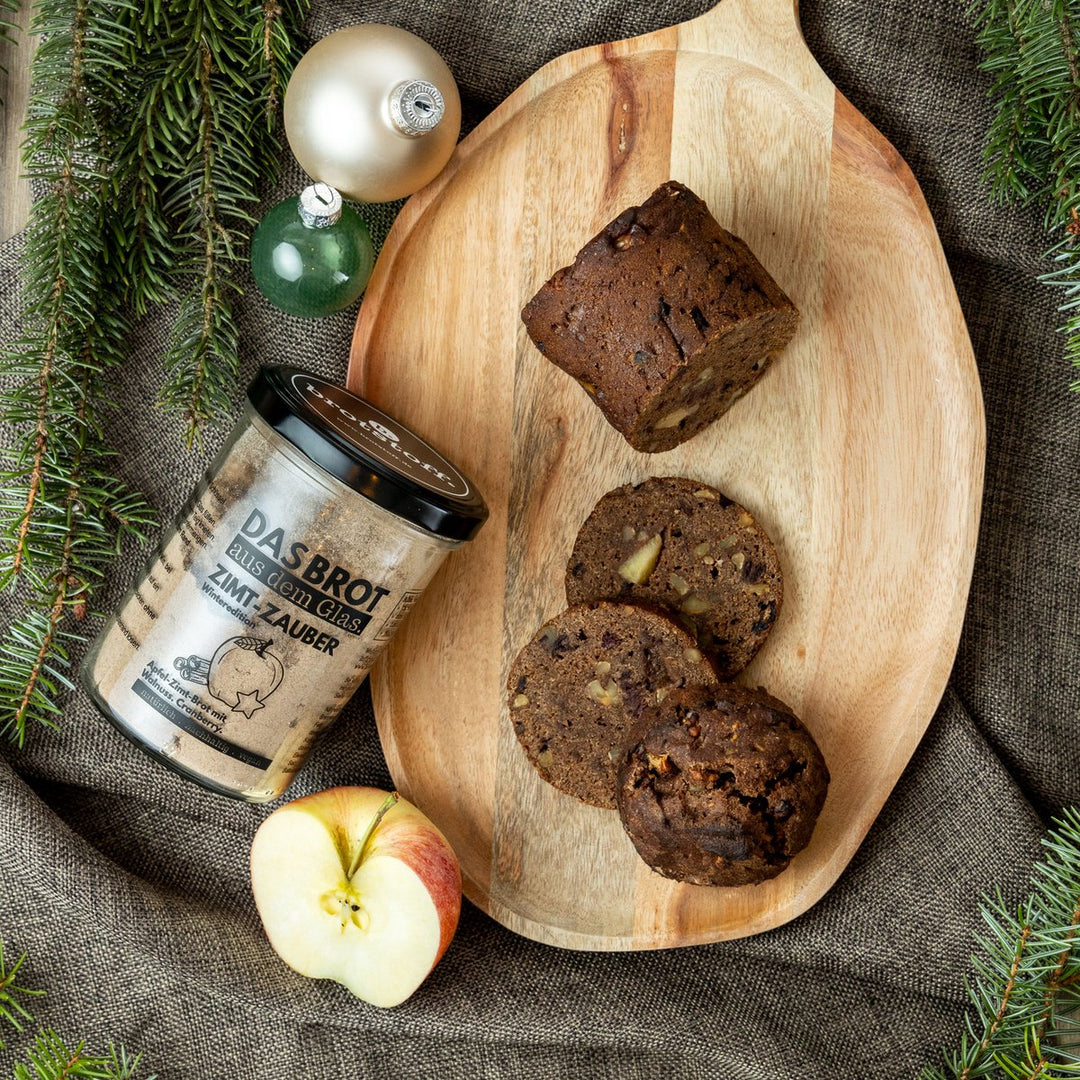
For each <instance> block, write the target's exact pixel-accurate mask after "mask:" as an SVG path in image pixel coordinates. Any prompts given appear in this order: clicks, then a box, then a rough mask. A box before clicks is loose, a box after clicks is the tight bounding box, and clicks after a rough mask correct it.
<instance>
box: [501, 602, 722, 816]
mask: <svg viewBox="0 0 1080 1080" xmlns="http://www.w3.org/2000/svg"><path fill="white" fill-rule="evenodd" d="M717 685H718V680H717V678H716V673H715V672H714V671H713V668H712V666H711V664H710V663H709V661H708V660H707V659H706V658H705V657H703V655H702V653H701V651H700V650H699V649H698V648H697V646H696V645H695V644H694V639H693V638H692V637H691V636H690V635H689V634H688V633H687V632H686V631H685V630H683V629H682V628H681V627H679V626H676V625H675V623H673V622H672V621H671V620H670V619H668V618H667V617H666V616H664V615H662V614H659V613H658V612H654V611H650V610H648V609H646V608H642V607H638V606H635V605H631V604H604V603H602V604H596V605H587V604H580V605H577V606H574V607H571V608H569V609H568V610H566V611H563V612H562V613H561V614H559V615H557V616H556V617H555V618H554V619H552V620H551V621H550V622H548V623H546V624H545V625H544V626H543V627H541V628H540V630H539V632H538V633H537V634H536V636H535V637H534V638H533V639H532V641H530V642H529V644H528V645H526V646H525V648H524V649H522V650H521V652H520V653H519V654H518V655H517V657H516V658H515V660H514V662H513V664H512V665H511V668H510V675H509V678H508V680H507V692H508V703H509V706H510V719H511V722H512V723H513V726H514V734H515V735H517V737H518V740H519V741H520V742H521V745H522V746H523V747H524V748H525V753H526V754H527V755H528V757H529V761H531V762H532V764H533V766H534V767H535V768H536V770H537V771H538V772H539V773H540V775H541V776H542V777H543V778H544V779H545V780H546V781H547V782H548V783H549V784H553V785H554V786H555V787H557V788H558V789H559V790H560V791H564V792H566V793H567V794H568V795H573V796H574V797H575V798H578V799H580V800H581V801H582V802H586V803H589V804H590V805H592V806H603V807H607V808H609V809H614V807H615V774H616V769H617V767H618V762H619V758H620V755H621V753H622V751H623V749H624V746H625V743H626V741H627V738H628V736H629V734H630V732H631V730H632V729H633V727H634V725H635V723H636V722H637V721H638V720H639V719H640V718H641V716H642V714H643V713H644V711H645V710H646V709H648V708H650V707H651V706H654V705H655V704H656V703H657V702H658V701H660V700H662V699H663V697H664V695H665V694H668V693H670V692H671V691H673V690H675V689H678V688H681V687H684V686H712V687H715V686H717Z"/></svg>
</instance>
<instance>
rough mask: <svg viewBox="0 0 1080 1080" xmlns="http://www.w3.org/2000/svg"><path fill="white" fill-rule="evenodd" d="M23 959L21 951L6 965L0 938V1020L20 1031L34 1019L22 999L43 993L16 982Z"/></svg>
mask: <svg viewBox="0 0 1080 1080" xmlns="http://www.w3.org/2000/svg"><path fill="white" fill-rule="evenodd" d="M25 960H26V953H23V954H22V956H20V957H19V959H18V960H16V961H15V963H14V964H12V965H11V966H10V967H8V966H7V964H6V962H5V960H4V942H3V940H2V939H0V1020H6V1021H7V1022H8V1023H9V1024H11V1026H12V1027H13V1028H14V1029H15V1030H16V1031H22V1029H23V1023H24V1022H26V1023H32V1022H33V1019H34V1018H33V1016H31V1015H30V1011H29V1010H28V1009H27V1008H26V1005H25V1003H24V1001H23V1000H22V999H25V998H27V997H39V996H40V995H42V994H44V993H45V991H44V990H29V989H27V988H26V987H25V986H18V985H17V984H16V982H15V977H16V976H17V975H18V974H19V968H21V967H22V965H23V962H24V961H25ZM2 1049H6V1047H5V1046H4V1040H3V1039H0V1050H2Z"/></svg>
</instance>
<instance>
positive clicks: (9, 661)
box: [0, 0, 152, 744]
mask: <svg viewBox="0 0 1080 1080" xmlns="http://www.w3.org/2000/svg"><path fill="white" fill-rule="evenodd" d="M123 6H125V3H123V2H122V0H114V2H113V4H112V5H111V6H110V7H109V8H108V9H106V8H104V7H103V6H102V5H91V4H90V3H89V0H74V3H73V4H69V3H68V2H66V0H42V2H40V3H39V5H38V7H37V9H36V10H35V15H34V22H33V28H32V29H33V30H34V32H36V33H40V34H42V35H43V38H44V40H43V41H42V44H41V45H40V47H39V48H38V50H37V52H36V53H35V57H34V61H33V65H32V68H31V83H32V87H33V93H32V98H31V104H30V109H29V115H28V118H27V123H26V141H25V143H24V151H23V162H24V166H25V169H26V173H27V175H28V176H29V177H30V178H31V179H33V180H36V181H38V182H39V184H40V185H41V186H42V188H43V189H44V190H45V195H44V196H43V197H42V198H41V199H39V200H38V202H37V203H36V205H35V208H34V215H33V218H32V220H31V223H30V225H29V226H28V228H27V231H26V239H25V252H24V266H25V268H26V269H25V274H24V279H23V283H22V284H23V297H22V299H23V321H24V331H25V333H24V337H23V338H22V340H21V341H19V342H16V343H15V344H14V345H13V346H11V347H10V349H9V350H8V351H7V352H6V354H4V355H2V356H0V364H2V366H3V368H4V370H5V371H6V372H7V374H8V375H9V376H10V377H11V379H12V382H11V383H10V384H9V385H7V386H5V387H4V389H3V390H2V391H0V420H2V421H3V422H4V423H6V424H8V425H10V427H11V429H12V431H13V432H15V433H16V434H15V445H14V446H13V447H12V448H9V449H7V450H6V451H5V452H4V454H3V465H2V471H0V490H2V495H0V588H10V587H12V586H13V585H16V584H20V585H21V587H22V588H23V589H24V590H25V593H26V596H27V607H28V610H27V612H26V614H25V615H24V616H23V617H21V618H20V619H18V620H16V622H15V623H14V624H13V625H12V626H10V627H9V628H8V630H7V632H6V635H5V638H4V640H3V642H2V643H0V733H3V734H7V735H8V736H9V737H11V738H13V739H15V740H16V741H18V742H19V743H20V744H21V743H22V742H23V740H24V739H25V737H26V731H27V728H28V726H29V725H30V724H32V723H40V724H44V725H47V726H50V725H53V724H54V723H55V715H56V712H57V708H56V704H55V696H56V693H57V692H58V690H59V689H61V688H62V687H64V686H67V685H70V684H69V683H68V680H67V677H66V676H65V675H64V673H63V669H64V668H65V667H66V666H67V661H68V653H67V646H68V644H70V642H71V641H72V640H73V639H74V638H75V637H77V636H78V635H77V634H76V633H75V631H74V630H73V629H72V627H71V623H72V622H75V623H78V622H80V621H81V620H82V619H83V618H85V615H86V612H87V598H88V596H89V594H90V592H91V589H92V587H93V585H94V584H96V582H97V581H98V580H99V579H100V578H101V576H102V574H103V572H104V571H103V567H104V566H106V565H108V563H109V562H110V561H111V559H113V558H114V557H115V555H116V552H117V550H118V546H119V544H120V543H121V541H122V540H123V539H125V538H126V537H127V536H138V537H141V536H142V530H143V529H144V528H145V527H146V526H147V525H149V524H150V523H151V520H152V514H151V511H150V508H149V507H148V506H147V504H146V503H145V501H144V500H143V499H142V498H141V497H140V496H139V495H137V494H135V493H133V492H131V491H129V490H128V489H127V488H126V487H125V486H124V485H123V484H122V483H121V482H120V481H119V480H118V479H117V478H116V476H115V471H116V468H115V455H114V453H113V452H112V451H111V450H110V449H109V448H108V447H107V445H106V444H105V440H104V437H103V433H102V430H101V414H102V411H103V409H104V408H105V407H107V399H106V398H105V394H104V375H105V373H106V372H107V371H108V370H110V369H112V368H115V367H118V366H119V365H120V364H121V363H123V361H124V353H123V340H124V336H125V334H126V332H127V322H126V319H125V318H124V316H123V314H122V312H121V310H120V308H119V303H118V299H117V296H116V290H115V288H114V287H113V284H112V281H111V280H110V274H109V266H110V247H109V232H110V230H109V228H108V227H107V225H106V222H107V220H108V217H109V214H110V206H109V202H108V199H107V187H108V185H107V178H106V175H105V172H104V170H103V166H102V163H101V158H100V150H101V147H102V145H103V143H104V141H105V125H104V122H103V113H102V108H103V107H102V104H101V103H102V101H103V94H102V92H101V90H102V87H103V86H104V85H105V84H107V83H108V81H109V80H110V79H111V77H112V73H113V72H115V71H117V70H123V68H124V66H125V61H124V57H125V54H126V52H127V51H128V49H129V42H128V40H127V37H126V35H125V32H124V30H123V27H122V26H121V24H120V23H119V22H118V21H117V20H116V19H114V18H113V17H112V16H113V13H114V12H115V11H116V10H117V8H118V7H123ZM126 6H127V7H130V6H131V5H130V3H129V2H128V3H127V4H126Z"/></svg>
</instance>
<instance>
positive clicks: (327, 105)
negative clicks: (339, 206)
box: [285, 23, 461, 202]
mask: <svg viewBox="0 0 1080 1080" xmlns="http://www.w3.org/2000/svg"><path fill="white" fill-rule="evenodd" d="M460 131H461V99H460V97H459V95H458V89H457V83H455V82H454V76H453V75H452V74H451V73H450V69H449V68H448V67H447V66H446V64H445V63H444V62H443V60H442V58H441V57H440V56H439V54H438V53H437V52H436V51H435V50H434V49H433V48H432V47H431V46H430V45H428V44H427V42H426V41H423V40H422V39H421V38H418V37H417V36H416V35H415V34H410V33H409V32H408V31H407V30H401V29H400V28H398V27H396V26H384V25H382V24H381V23H364V24H361V25H359V26H348V27H345V28H344V29H342V30H336V31H334V33H332V34H328V35H327V36H326V37H324V38H323V39H322V40H321V41H319V42H317V43H316V44H315V45H314V46H312V48H311V49H309V50H308V52H307V53H306V54H305V55H304V57H303V58H302V59H301V61H300V63H299V64H297V65H296V69H295V70H294V71H293V75H292V78H291V79H290V80H289V85H288V87H287V89H286V91H285V134H286V137H287V138H288V140H289V146H290V147H291V148H292V152H293V154H294V155H295V156H296V160H297V161H298V162H299V163H300V165H301V167H302V168H303V169H304V171H305V172H306V173H307V174H308V175H309V176H310V177H311V178H312V179H313V180H316V181H322V182H324V183H326V184H330V185H331V186H332V187H335V188H337V189H338V191H340V192H341V193H342V195H344V196H345V198H347V199H351V200H353V201H356V202H388V201H390V200H391V199H400V198H402V197H404V196H405V195H411V194H412V193H413V192H414V191H418V190H419V189H420V188H422V187H423V186H424V185H425V184H427V183H428V182H429V181H430V180H433V179H434V178H435V177H436V176H437V175H438V173H439V172H441V170H442V168H443V166H444V165H445V164H446V162H447V161H448V160H449V158H450V155H451V154H452V153H453V151H454V146H455V145H456V144H457V138H458V134H459V133H460Z"/></svg>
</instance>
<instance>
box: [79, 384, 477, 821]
mask: <svg viewBox="0 0 1080 1080" xmlns="http://www.w3.org/2000/svg"><path fill="white" fill-rule="evenodd" d="M486 517H487V508H486V506H485V504H484V501H483V499H482V498H481V496H480V494H479V492H477V490H476V488H475V487H474V486H473V484H472V483H471V482H470V481H469V480H468V479H467V478H466V477H464V476H463V475H462V474H461V473H460V472H459V471H458V470H457V469H456V468H455V467H454V466H453V465H451V464H450V463H449V462H448V461H447V460H446V459H445V458H444V457H443V456H442V455H441V454H439V453H438V452H437V451H436V450H434V449H433V448H432V447H430V446H428V445H427V444H426V443H425V442H423V441H422V440H421V439H419V438H418V437H417V436H416V435H414V434H413V433H412V432H410V431H409V430H408V429H407V428H405V427H404V426H402V425H401V424H399V423H398V422H397V421H396V420H395V419H393V418H392V417H390V416H388V415H386V414H385V413H383V412H380V411H379V410H378V409H375V408H374V407H373V406H371V405H369V404H368V403H367V402H365V401H364V400H363V399H361V398H359V397H356V396H355V395H353V394H351V393H349V392H348V391H346V390H345V389H343V388H342V387H340V386H338V385H336V384H334V383H332V382H329V381H327V380H326V379H323V378H322V377H320V376H317V375H314V374H311V373H309V372H305V371H302V370H300V369H297V368H292V367H268V368H263V369H262V371H260V373H259V374H258V376H257V377H256V378H255V380H254V381H253V383H252V384H251V386H250V387H249V389H248V395H247V401H246V403H245V407H244V413H243V415H242V416H241V418H240V420H239V421H238V423H237V424H236V426H235V427H234V429H233V431H232V432H231V433H230V435H229V437H228V439H227V440H226V443H225V446H224V447H223V449H222V450H221V452H220V453H219V455H218V456H217V458H216V460H215V461H214V462H213V464H212V465H211V466H210V468H209V469H208V470H207V473H206V475H205V476H204V478H203V480H202V482H201V483H200V484H199V485H198V487H197V488H196V490H195V491H194V493H193V494H192V496H191V498H190V499H189V500H188V502H187V503H186V505H185V507H184V509H183V510H182V512H181V513H180V515H179V516H178V518H177V520H176V521H175V522H174V523H173V525H172V526H171V528H170V529H168V530H167V532H166V534H165V535H164V537H163V539H162V542H161V544H160V545H159V547H158V549H157V551H156V552H155V554H154V555H153V557H152V558H151V559H150V561H149V562H148V564H147V565H146V567H145V568H144V570H143V572H142V573H141V574H140V576H139V578H138V580H137V581H136V583H135V585H134V587H133V588H132V590H131V592H130V593H129V594H128V595H127V597H126V598H125V599H124V601H123V602H122V603H121V605H120V607H119V609H118V611H117V612H116V614H115V615H114V616H113V617H112V618H111V619H110V620H109V622H108V623H107V625H106V626H105V628H104V630H103V631H102V633H101V635H100V637H99V638H98V640H97V641H96V642H95V644H94V647H93V649H92V650H91V653H90V655H89V656H88V657H87V661H86V664H85V666H84V669H83V675H84V681H85V683H86V685H87V687H88V689H89V691H90V693H91V695H92V697H93V699H94V701H95V702H96V704H97V705H98V707H99V708H100V709H101V710H102V712H103V713H104V714H105V716H106V717H107V718H108V719H109V720H110V721H112V723H113V724H115V725H116V727H118V728H119V729H120V731H122V732H123V733H124V734H125V735H126V736H128V737H129V738H131V739H132V740H134V741H135V742H136V743H137V744H138V745H139V746H140V747H142V748H143V749H144V750H146V751H147V752H148V753H150V754H151V755H152V756H153V757H155V758H157V759H158V760H159V761H161V762H163V763H164V764H166V765H168V766H169V767H170V768H172V769H174V770H176V771H177V772H179V773H181V774H183V775H184V776H187V777H189V778H191V779H193V780H196V781H198V782H199V783H201V784H203V785H204V786H205V787H208V788H210V789H212V790H214V791H217V792H220V793H222V794H226V795H231V796H234V797H236V798H239V799H244V800H247V801H250V802H265V801H267V800H270V799H274V798H277V797H278V796H279V795H280V794H281V793H282V792H283V791H284V790H285V788H286V787H287V786H288V784H289V782H290V781H291V779H292V777H293V776H294V775H295V773H296V772H297V770H298V769H299V768H300V765H301V764H302V762H303V760H304V758H305V756H306V755H307V752H308V750H309V749H310V747H311V744H312V742H313V740H314V738H315V736H316V735H317V734H318V733H319V732H320V731H321V730H323V729H324V728H325V727H326V726H327V725H328V724H330V723H331V721H333V719H334V718H335V717H336V716H337V714H338V712H339V711H340V710H341V708H342V707H343V706H344V705H345V703H346V702H347V701H348V700H349V698H350V697H351V696H352V695H353V693H354V692H355V691H356V689H357V687H358V686H359V685H360V683H361V682H362V681H363V679H364V678H365V676H366V675H367V673H368V671H369V670H370V668H371V666H372V664H373V663H374V661H375V658H376V657H377V656H378V654H379V653H380V652H381V650H382V648H383V647H384V646H385V644H386V643H387V642H388V641H389V640H390V638H391V637H392V635H393V633H394V631H395V629H396V628H397V627H398V626H399V625H400V623H401V622H402V620H403V619H404V618H405V617H406V615H407V614H408V612H409V611H410V609H411V608H412V607H413V606H414V605H415V604H416V602H417V600H418V599H419V598H420V596H421V594H422V593H423V590H424V587H425V586H426V585H427V583H428V582H429V581H430V580H431V578H432V576H433V575H434V573H435V572H436V570H437V569H438V568H439V565H440V564H441V563H442V561H443V559H444V558H445V557H446V555H447V554H448V553H449V552H451V551H453V550H454V549H455V548H457V547H460V546H461V545H462V544H463V543H464V542H465V541H467V540H469V539H470V538H471V537H472V536H473V535H474V534H475V533H476V531H477V530H478V529H479V528H480V526H481V525H482V524H483V522H484V520H485V519H486Z"/></svg>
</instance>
